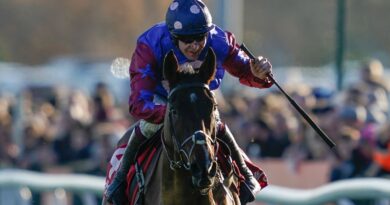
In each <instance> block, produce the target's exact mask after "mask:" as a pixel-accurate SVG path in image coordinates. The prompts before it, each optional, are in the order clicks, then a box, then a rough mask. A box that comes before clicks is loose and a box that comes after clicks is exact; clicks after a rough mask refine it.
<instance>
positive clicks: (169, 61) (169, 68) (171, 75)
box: [163, 50, 179, 85]
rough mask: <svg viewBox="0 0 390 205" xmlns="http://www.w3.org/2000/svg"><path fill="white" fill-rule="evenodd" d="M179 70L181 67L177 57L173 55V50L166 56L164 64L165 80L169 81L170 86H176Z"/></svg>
mask: <svg viewBox="0 0 390 205" xmlns="http://www.w3.org/2000/svg"><path fill="white" fill-rule="evenodd" d="M178 68H179V65H178V62H177V59H176V56H175V54H174V53H173V50H171V51H169V53H168V54H167V55H166V56H165V58H164V64H163V73H164V79H166V80H168V82H169V84H170V85H172V84H174V83H175V82H176V80H177V72H178Z"/></svg>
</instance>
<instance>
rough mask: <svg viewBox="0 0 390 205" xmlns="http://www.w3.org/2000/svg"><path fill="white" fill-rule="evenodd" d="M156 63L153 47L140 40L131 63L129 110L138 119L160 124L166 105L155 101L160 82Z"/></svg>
mask: <svg viewBox="0 0 390 205" xmlns="http://www.w3.org/2000/svg"><path fill="white" fill-rule="evenodd" d="M156 65H157V61H156V59H155V56H154V54H153V52H152V50H151V48H150V47H149V46H148V45H146V44H144V43H142V42H138V44H137V47H136V49H135V51H134V54H133V56H132V59H131V64H130V89H131V93H130V97H129V112H130V114H131V115H132V116H134V117H135V118H137V119H144V120H146V121H148V122H151V123H155V124H160V123H162V122H163V120H164V115H165V110H166V105H159V104H155V103H154V102H153V98H154V91H155V89H156V87H157V84H158V81H157V72H156V67H157V66H156Z"/></svg>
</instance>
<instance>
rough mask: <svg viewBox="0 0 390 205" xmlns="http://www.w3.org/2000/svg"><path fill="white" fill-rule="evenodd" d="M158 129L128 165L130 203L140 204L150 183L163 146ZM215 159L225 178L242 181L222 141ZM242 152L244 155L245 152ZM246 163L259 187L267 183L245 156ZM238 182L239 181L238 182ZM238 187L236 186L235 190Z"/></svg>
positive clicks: (128, 196)
mask: <svg viewBox="0 0 390 205" xmlns="http://www.w3.org/2000/svg"><path fill="white" fill-rule="evenodd" d="M161 132H162V130H161V129H160V130H159V131H158V132H157V133H156V134H155V135H154V136H153V137H151V138H150V139H148V140H146V141H145V142H144V143H143V144H142V145H141V146H140V147H139V150H138V153H137V157H136V158H137V160H136V163H135V164H133V165H132V166H131V167H130V170H129V172H128V174H127V182H128V184H127V187H126V194H128V193H130V195H127V196H126V197H127V199H128V201H129V204H130V205H141V204H143V201H144V193H145V188H146V187H147V185H148V184H149V183H150V181H151V178H152V176H153V174H154V172H155V171H156V169H157V166H158V162H159V158H160V156H161V153H162V150H163V147H162V142H161ZM218 143H219V145H220V146H218V151H217V155H218V157H217V159H218V164H219V167H220V169H221V172H222V174H223V176H224V177H225V178H229V177H230V176H231V175H232V174H234V175H235V176H236V177H238V179H239V181H244V180H245V178H244V176H243V175H241V173H240V171H239V168H238V166H237V165H236V163H235V162H234V161H232V159H231V157H230V154H229V153H230V152H229V148H228V147H227V146H226V145H224V143H223V142H218ZM242 154H243V155H244V156H245V157H246V155H245V153H244V152H243V151H242ZM245 161H246V164H247V166H248V168H249V169H250V170H251V171H252V173H253V175H254V176H255V178H256V179H257V181H258V182H259V184H260V186H261V188H264V187H265V186H267V185H268V182H267V177H266V175H265V174H264V172H263V170H262V169H261V168H259V167H258V166H257V165H255V164H254V163H252V162H251V161H250V160H249V159H248V158H247V157H246V160H245ZM239 184H240V183H239ZM238 190H239V187H237V191H238Z"/></svg>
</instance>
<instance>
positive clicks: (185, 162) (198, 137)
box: [161, 83, 217, 171]
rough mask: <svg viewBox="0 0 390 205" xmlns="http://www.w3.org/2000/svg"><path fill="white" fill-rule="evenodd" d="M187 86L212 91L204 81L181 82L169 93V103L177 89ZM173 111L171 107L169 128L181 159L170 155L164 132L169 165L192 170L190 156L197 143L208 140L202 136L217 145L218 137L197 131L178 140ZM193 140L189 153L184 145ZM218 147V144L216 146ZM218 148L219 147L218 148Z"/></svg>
mask: <svg viewBox="0 0 390 205" xmlns="http://www.w3.org/2000/svg"><path fill="white" fill-rule="evenodd" d="M187 88H203V89H205V90H206V91H208V92H209V93H211V91H210V88H209V86H208V85H207V84H204V83H185V84H179V85H177V86H176V87H174V88H173V89H172V90H171V91H170V92H169V95H168V103H170V99H171V98H172V96H173V94H174V93H176V92H177V91H179V90H182V89H187ZM172 112H173V109H170V110H169V113H168V118H169V128H170V132H171V138H172V141H173V144H174V146H175V149H176V150H178V151H179V157H180V159H179V160H174V159H173V158H172V157H170V156H169V153H168V150H167V148H166V144H165V141H164V137H163V132H162V133H161V141H162V145H163V149H164V151H165V153H166V155H167V158H168V161H169V166H170V168H171V169H172V170H173V171H174V170H175V169H180V168H184V169H186V170H190V168H191V164H190V157H191V155H192V154H193V150H194V148H195V145H205V144H206V143H207V141H206V138H205V137H202V136H206V137H207V138H208V139H209V140H210V141H211V143H212V144H213V145H216V144H217V143H216V140H217V138H215V139H214V140H213V139H212V138H211V137H210V136H208V135H206V134H205V133H204V132H203V131H200V130H199V131H196V132H194V133H193V134H192V135H191V136H189V137H187V138H186V139H185V140H184V141H183V142H182V143H181V144H180V143H179V142H178V140H177V138H176V131H175V127H174V126H173V120H172ZM190 142H192V145H191V149H190V151H189V153H187V152H186V150H184V146H185V145H186V144H187V143H190ZM215 147H217V146H215ZM216 150H217V149H216ZM183 155H184V157H185V158H184V159H183V157H182V156H183ZM214 158H215V159H213V162H215V161H216V155H215V157H214Z"/></svg>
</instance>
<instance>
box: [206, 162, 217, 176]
mask: <svg viewBox="0 0 390 205" xmlns="http://www.w3.org/2000/svg"><path fill="white" fill-rule="evenodd" d="M208 171H209V176H210V177H214V176H215V175H216V174H217V162H213V163H211V166H210V168H209V170H208Z"/></svg>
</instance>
